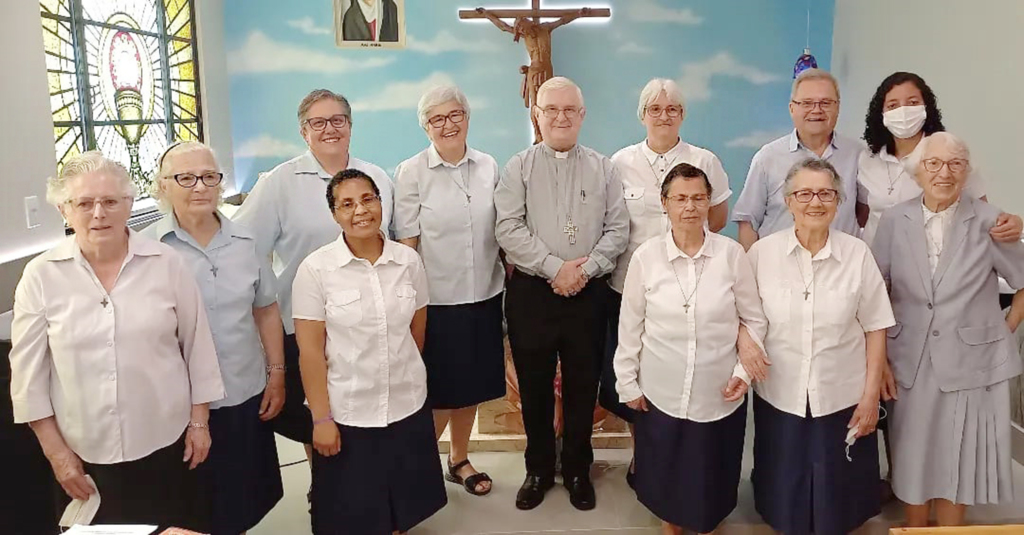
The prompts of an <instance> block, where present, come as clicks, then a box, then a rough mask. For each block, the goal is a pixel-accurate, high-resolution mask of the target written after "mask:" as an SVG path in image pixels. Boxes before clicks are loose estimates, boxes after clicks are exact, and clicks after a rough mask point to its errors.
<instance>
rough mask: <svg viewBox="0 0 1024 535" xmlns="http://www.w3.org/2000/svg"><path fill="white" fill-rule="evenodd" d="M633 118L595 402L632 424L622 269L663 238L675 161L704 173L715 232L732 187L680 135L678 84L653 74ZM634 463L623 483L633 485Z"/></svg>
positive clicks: (622, 165)
mask: <svg viewBox="0 0 1024 535" xmlns="http://www.w3.org/2000/svg"><path fill="white" fill-rule="evenodd" d="M637 117H638V118H639V119H640V122H641V123H643V125H644V128H646V130H647V137H646V138H645V139H644V140H643V141H641V142H640V143H637V144H635V145H630V146H628V147H625V148H623V149H621V150H619V151H618V152H616V153H615V154H614V155H613V156H612V158H611V159H612V162H613V163H614V164H615V165H616V167H618V169H619V176H620V177H621V178H622V188H623V197H624V199H625V202H626V208H627V210H628V211H629V243H628V244H627V245H626V251H625V252H623V253H622V255H620V256H619V258H618V260H616V261H615V271H613V272H612V276H611V278H610V279H609V281H608V285H609V286H611V288H612V290H615V291H614V292H610V293H609V298H608V334H607V336H608V343H607V345H606V346H605V352H604V362H603V365H602V368H601V387H600V390H599V392H598V401H599V402H600V403H601V406H602V407H604V408H606V409H608V410H609V411H611V412H612V413H613V414H615V415H616V416H618V417H619V418H622V419H623V420H626V421H627V422H629V423H630V426H629V427H630V432H632V431H633V425H632V422H633V420H634V419H635V416H636V412H635V411H633V410H632V409H630V408H629V407H627V406H626V405H625V404H624V403H622V402H620V401H619V399H618V394H617V392H616V391H615V370H614V367H613V365H612V361H613V359H614V355H615V347H616V340H617V336H618V330H619V327H618V325H619V308H620V306H621V303H622V292H623V285H624V284H625V280H626V268H627V267H628V266H629V260H630V258H631V257H632V256H633V252H634V251H636V250H637V248H639V247H640V244H642V243H644V242H646V241H647V240H650V239H651V238H654V237H656V236H662V235H664V233H665V232H666V231H667V230H668V229H669V228H670V224H669V220H668V218H667V217H666V215H665V208H664V206H663V201H664V199H663V197H662V191H663V190H662V186H663V185H664V183H665V180H666V176H667V175H668V174H669V172H670V171H672V169H673V168H674V167H675V166H676V165H679V164H682V163H686V164H689V165H692V166H694V167H696V168H697V169H700V170H701V171H702V172H703V173H704V174H705V175H706V176H707V177H708V183H709V184H710V186H711V189H712V191H714V195H712V196H710V197H709V199H708V203H709V204H708V212H707V217H706V218H705V220H706V223H707V226H708V229H710V230H711V231H712V232H718V231H719V230H722V227H724V226H725V223H726V219H728V215H729V205H728V203H727V201H728V200H729V196H730V195H732V191H731V190H730V189H729V177H728V176H727V175H726V174H725V169H724V168H723V167H722V162H721V161H719V159H718V156H715V154H714V153H713V152H711V151H709V150H707V149H703V148H701V147H698V146H696V145H691V144H689V143H687V142H685V141H683V139H682V138H680V137H679V129H680V128H681V127H682V125H683V119H685V118H686V103H685V102H684V98H683V92H682V89H680V87H679V85H678V84H677V83H676V82H674V81H672V80H667V79H664V78H655V79H653V80H651V81H650V82H647V85H646V86H644V88H643V90H642V91H641V92H640V102H639V105H638V107H637ZM634 469H635V467H634V466H633V464H632V463H631V464H630V467H629V471H628V472H627V475H626V481H627V482H628V483H629V485H630V486H633V479H634V475H633V473H634Z"/></svg>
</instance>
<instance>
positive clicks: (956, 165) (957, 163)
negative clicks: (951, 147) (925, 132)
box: [921, 158, 970, 173]
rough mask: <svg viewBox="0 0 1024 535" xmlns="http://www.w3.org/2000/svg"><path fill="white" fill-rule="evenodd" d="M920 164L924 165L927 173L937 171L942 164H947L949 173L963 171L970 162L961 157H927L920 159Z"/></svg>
mask: <svg viewBox="0 0 1024 535" xmlns="http://www.w3.org/2000/svg"><path fill="white" fill-rule="evenodd" d="M921 165H922V166H923V167H924V170H925V171H928V172H929V173H938V172H939V171H940V170H941V169H942V166H943V165H945V166H948V167H949V172H951V173H963V172H964V171H966V170H967V167H968V165H970V164H969V163H968V161H967V160H964V159H963V158H953V159H952V160H942V159H939V158H928V159H927V160H921Z"/></svg>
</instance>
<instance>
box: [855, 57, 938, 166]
mask: <svg viewBox="0 0 1024 535" xmlns="http://www.w3.org/2000/svg"><path fill="white" fill-rule="evenodd" d="M907 82H910V83H912V84H914V85H916V86H917V88H918V89H919V90H920V91H921V96H923V97H924V107H925V111H926V112H927V113H928V116H927V118H925V120H924V126H923V127H922V128H921V131H922V132H924V135H926V136H927V135H930V134H934V133H935V132H944V131H945V130H946V127H945V126H942V111H940V110H939V103H938V100H937V99H936V98H935V92H933V91H932V88H930V87H928V84H926V83H925V81H924V79H923V78H921V77H920V76H918V75H916V74H914V73H912V72H894V73H892V74H890V75H889V76H888V77H887V78H886V79H885V80H882V84H881V85H879V86H878V89H876V90H875V96H873V97H871V102H870V103H868V113H867V115H866V116H865V117H864V141H867V143H868V148H870V149H871V153H872V154H878V151H880V150H882V147H885V150H887V151H888V152H889V154H895V153H896V140H895V139H894V138H893V136H892V132H889V129H888V128H886V127H885V124H883V122H882V113H883V112H884V111H885V110H884V109H883V107H884V106H885V95H887V94H889V91H891V90H892V88H894V87H896V86H898V85H901V84H905V83H907Z"/></svg>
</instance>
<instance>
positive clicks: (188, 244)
mask: <svg viewBox="0 0 1024 535" xmlns="http://www.w3.org/2000/svg"><path fill="white" fill-rule="evenodd" d="M218 216H219V217H220V223H221V227H220V230H219V231H217V234H216V235H214V237H213V239H212V240H210V243H209V245H207V246H206V247H205V248H204V247H202V246H201V245H199V243H197V242H196V240H195V239H193V238H192V236H191V235H189V233H188V232H185V231H184V230H183V229H182V228H181V227H180V226H179V225H178V221H177V218H176V217H174V214H168V215H166V216H164V217H163V218H162V219H160V220H159V221H157V222H156V223H153V224H152V225H150V226H149V227H148V228H146V229H145V230H144V231H143V234H146V235H148V236H149V237H151V238H153V239H156V240H160V241H161V242H163V243H165V244H167V245H169V246H171V248H172V249H174V250H175V251H176V252H177V253H178V254H179V255H180V256H181V257H182V258H183V259H184V260H185V264H186V265H187V266H188V267H189V268H190V269H191V270H192V273H193V274H194V275H195V277H196V284H198V285H199V293H200V294H202V296H203V304H204V305H205V307H206V315H207V317H208V318H209V321H210V330H211V331H212V332H213V343H214V346H215V347H216V348H217V361H218V362H219V363H220V370H221V377H222V378H223V380H224V390H225V392H226V393H227V397H225V398H224V399H222V400H220V401H215V402H213V403H211V404H210V408H211V409H218V408H221V407H233V406H235V405H238V404H240V403H242V402H244V401H246V400H247V399H249V398H251V397H253V396H255V395H257V394H259V393H260V392H262V391H263V389H264V388H265V387H266V384H267V372H266V364H267V363H266V358H265V357H264V354H263V346H262V344H261V343H260V337H259V332H258V330H257V328H256V319H255V318H254V317H253V313H252V309H253V307H256V308H262V307H265V306H270V305H272V304H274V302H275V301H277V291H276V288H275V284H274V272H273V271H272V270H271V268H270V259H269V258H268V257H266V256H262V257H261V256H258V255H257V253H256V240H255V239H254V238H253V236H252V234H251V233H250V232H249V231H248V230H247V229H245V227H243V226H241V225H239V224H237V223H233V222H232V221H231V220H230V219H228V218H226V217H224V216H222V215H219V214H218Z"/></svg>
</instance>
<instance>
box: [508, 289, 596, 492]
mask: <svg viewBox="0 0 1024 535" xmlns="http://www.w3.org/2000/svg"><path fill="white" fill-rule="evenodd" d="M605 278H606V277H602V278H599V279H593V280H591V281H590V282H589V283H588V284H587V286H586V287H585V288H584V289H583V291H581V292H580V293H579V294H577V295H576V296H573V297H561V296H559V295H556V294H555V293H554V291H552V289H551V285H550V284H548V282H547V281H546V280H544V279H542V278H540V277H533V276H530V275H526V274H524V273H522V272H520V271H516V272H514V273H513V275H512V279H511V280H510V281H509V283H508V290H507V293H506V296H505V318H506V320H507V322H508V339H509V344H510V345H511V346H512V361H513V362H514V364H515V367H516V375H517V376H518V377H519V393H520V396H521V397H522V401H523V424H524V426H525V427H526V471H527V473H529V474H532V475H538V476H545V477H546V476H553V475H554V472H555V430H554V414H555V393H554V379H555V367H556V364H557V362H558V360H559V359H560V360H561V363H562V409H563V415H564V422H565V424H564V432H563V435H562V475H563V476H569V477H571V476H581V475H587V474H588V473H589V472H590V465H591V463H593V462H594V452H593V449H592V448H591V445H590V436H591V432H592V430H593V425H594V423H593V420H594V405H595V403H596V401H597V382H598V378H599V376H600V362H601V357H602V355H603V353H604V343H605V329H606V326H605V322H606V319H605V310H606V306H607V305H606V300H607V299H608V294H607V292H608V285H607V283H606V281H605Z"/></svg>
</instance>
